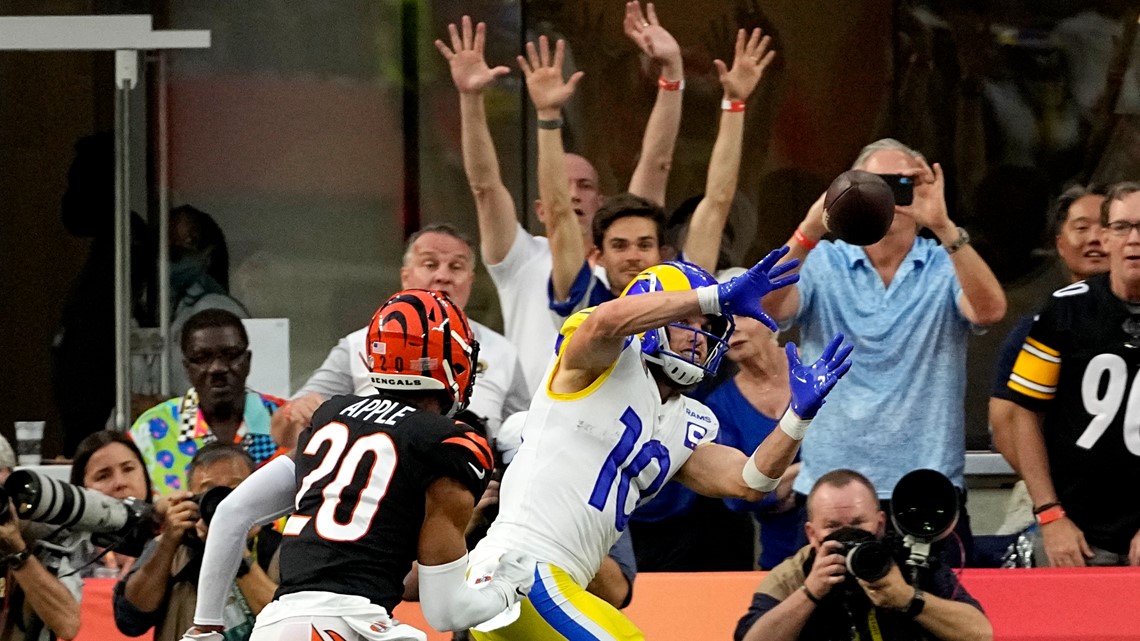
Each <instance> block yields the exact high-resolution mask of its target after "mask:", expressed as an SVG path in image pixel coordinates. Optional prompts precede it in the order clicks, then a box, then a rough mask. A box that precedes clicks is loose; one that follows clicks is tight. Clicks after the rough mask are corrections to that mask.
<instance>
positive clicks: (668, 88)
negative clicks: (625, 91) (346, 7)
mask: <svg viewBox="0 0 1140 641" xmlns="http://www.w3.org/2000/svg"><path fill="white" fill-rule="evenodd" d="M624 25H625V33H626V35H627V36H629V37H630V39H632V40H633V41H634V43H635V44H636V45H637V46H638V48H640V49H641V51H642V52H643V53H644V54H645V55H647V56H648V57H649V58H651V59H652V60H653V61H654V62H655V63H657V64H658V65H660V66H661V77H660V80H659V81H658V87H659V90H658V92H657V102H656V103H655V104H654V107H653V111H652V113H650V115H649V122H648V124H647V125H646V129H645V136H644V139H643V141H642V146H641V152H640V156H639V160H638V164H637V168H636V169H634V172H633V176H632V178H630V183H629V187H628V190H629V191H630V192H631V193H634V194H637V195H638V196H641V197H643V198H645V199H646V200H649V201H650V202H652V203H655V204H656V205H657V206H660V205H662V204H663V203H664V202H665V185H666V183H667V181H668V178H669V167H670V164H671V161H672V157H673V147H674V144H675V143H676V140H677V131H678V128H679V126H680V122H681V98H682V95H681V89H682V88H683V86H684V81H683V78H684V76H683V68H682V64H681V48H680V47H679V46H678V45H677V41H676V40H674V39H673V36H671V35H670V34H669V32H668V31H666V30H665V29H664V28H662V27H661V25H660V23H659V22H658V20H657V15H656V14H655V13H654V12H653V11H652V10H650V12H649V14H648V15H647V16H645V15H643V14H642V11H641V6H640V5H639V4H638V2H627V3H626V14H625V22H624ZM484 32H485V27H484V26H483V24H482V23H480V24H478V25H476V27H475V29H474V30H472V28H471V20H470V18H468V17H466V16H464V18H463V23H462V32H460V30H459V29H455V28H454V27H453V28H452V29H451V47H450V48H448V47H447V45H445V44H444V43H443V42H442V41H439V40H437V41H436V48H437V49H439V50H440V53H442V54H443V56H444V58H446V59H447V61H448V64H449V66H450V68H451V77H452V80H453V81H454V82H455V87H456V89H457V90H458V91H459V108H460V117H461V123H462V129H463V133H462V138H463V166H464V169H465V171H466V172H467V179H468V182H469V183H470V185H471V193H472V195H473V196H474V198H475V211H476V213H477V216H478V220H479V236H480V251H481V252H482V254H483V261H484V263H486V265H487V271H488V273H490V275H491V279H492V280H493V281H494V282H495V288H496V290H497V291H498V293H499V303H500V305H501V306H502V310H503V324H504V330H505V332H504V333H505V334H506V336H507V339H508V340H510V342H511V344H513V345H514V346H515V347H516V348H517V349H518V351H519V354H520V356H521V362H522V367H523V373H524V376H525V377H526V382H527V389H528V390H530V391H533V390H535V389H537V388H538V386H539V383H540V381H541V379H542V375H543V372H544V371H545V369H546V366H547V364H548V363H549V360H550V354H551V353H552V352H553V346H554V341H555V338H556V337H557V336H558V329H559V327H560V323H557V322H555V319H554V318H553V317H552V316H551V314H550V312H549V311H548V309H547V284H548V281H549V277H550V273H551V265H552V263H551V257H550V245H549V242H548V241H547V240H546V239H545V238H540V237H536V236H532V235H531V234H530V233H529V232H527V231H526V230H525V229H523V227H522V225H520V224H519V222H518V213H517V211H516V209H515V203H514V200H513V199H512V198H511V194H510V192H509V191H507V188H506V186H505V185H504V184H503V180H502V177H501V176H500V174H499V163H498V159H497V158H496V156H495V145H494V142H493V141H492V139H491V132H490V129H489V128H488V126H487V114H486V111H485V110H484V105H483V91H484V89H485V88H486V87H487V86H488V85H490V84H491V83H492V82H494V80H495V79H496V78H498V77H499V76H502V75H503V74H506V73H508V71H509V70H508V69H507V68H506V67H502V66H500V67H495V68H493V69H492V68H490V67H488V66H487V63H486V61H485V60H484V57H483V42H484ZM559 149H561V147H559ZM564 163H565V166H566V180H567V185H568V189H569V198H568V201H569V204H570V206H571V208H572V209H573V211H574V213H575V214H576V218H577V221H578V230H577V233H578V234H580V238H581V243H582V246H583V247H586V248H588V247H590V246H591V245H592V240H591V225H592V223H593V219H594V214H595V213H596V212H597V210H598V208H599V207H600V206H601V204H602V202H603V198H602V195H601V194H600V193H599V191H598V172H597V171H596V170H595V169H594V167H593V165H591V164H590V162H589V161H588V160H586V159H585V158H583V157H581V156H579V155H576V154H566V155H565V158H564ZM535 208H536V212H537V214H538V218H539V220H540V221H542V223H543V224H544V225H545V226H546V228H547V232H548V233H552V223H551V221H550V220H548V214H547V212H546V208H545V207H543V206H541V205H540V204H539V203H535ZM579 263H580V261H578V262H576V263H575V264H574V265H573V266H572V269H574V270H577V269H578V264H579Z"/></svg>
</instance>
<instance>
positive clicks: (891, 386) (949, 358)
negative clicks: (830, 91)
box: [764, 138, 1006, 565]
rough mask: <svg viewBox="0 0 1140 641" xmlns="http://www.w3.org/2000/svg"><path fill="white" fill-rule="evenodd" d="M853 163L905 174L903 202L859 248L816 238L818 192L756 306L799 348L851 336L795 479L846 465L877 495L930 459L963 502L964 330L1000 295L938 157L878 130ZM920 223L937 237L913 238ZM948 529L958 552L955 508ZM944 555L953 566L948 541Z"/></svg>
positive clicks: (1000, 301) (802, 487) (813, 350)
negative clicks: (796, 267)
mask: <svg viewBox="0 0 1140 641" xmlns="http://www.w3.org/2000/svg"><path fill="white" fill-rule="evenodd" d="M854 168H856V169H863V170H865V171H869V172H872V173H876V174H901V175H906V176H910V177H912V178H913V179H914V182H915V189H914V202H913V203H912V204H910V205H907V206H896V207H895V216H894V221H893V223H892V224H891V227H890V229H889V230H888V232H887V234H886V236H884V237H883V239H882V240H880V241H879V242H877V243H875V244H873V245H868V246H866V247H860V246H855V245H850V244H848V243H845V242H843V241H840V240H837V241H823V242H821V241H820V240H819V239H820V238H821V237H822V236H823V235H824V234H825V233H826V232H827V229H826V227H825V226H824V222H823V220H824V208H823V197H822V196H821V197H820V198H819V200H817V201H816V202H815V204H814V205H812V207H811V208H810V209H809V210H808V213H807V216H806V217H805V218H804V220H803V222H801V223H800V225H799V227H798V228H797V230H796V233H795V234H794V235H793V237H792V239H791V240H789V241H788V245H789V247H790V248H791V251H790V252H788V256H787V257H785V260H788V259H789V257H797V258H799V259H800V260H802V261H803V266H802V267H801V269H800V282H799V283H798V284H797V285H796V286H794V287H787V288H785V289H784V290H782V291H779V292H773V293H772V294H769V295H768V296H767V297H766V298H765V299H764V307H765V309H766V310H767V311H768V313H769V314H771V315H772V317H773V318H775V319H776V320H777V321H778V322H780V323H781V324H782V326H784V327H787V326H791V325H799V327H800V331H801V348H802V350H803V358H807V359H810V358H813V355H816V354H819V353H820V351H822V349H823V347H824V345H825V344H826V343H827V340H828V338H829V337H830V336H832V335H833V334H834V333H835V332H843V333H844V335H846V336H850V337H852V340H854V341H855V345H856V348H855V351H856V356H855V362H854V364H853V365H852V367H851V375H850V376H849V380H848V381H847V382H846V383H844V385H842V386H841V388H840V389H838V390H836V394H834V395H833V396H832V397H831V398H830V399H829V401H830V403H829V404H830V405H832V406H833V407H832V408H831V410H830V411H829V412H826V413H825V414H826V415H821V416H820V420H817V421H816V423H815V425H813V427H812V429H811V431H810V432H809V433H808V435H807V438H806V439H805V440H804V444H803V449H802V456H803V463H802V467H801V469H800V473H799V476H798V477H797V478H796V482H795V486H794V489H795V491H796V492H797V493H799V494H806V493H807V490H808V489H809V488H811V486H812V484H813V483H815V481H816V479H817V478H818V477H819V476H820V475H822V474H823V473H825V472H827V471H829V470H832V469H836V468H843V467H849V468H854V469H856V470H858V471H859V472H861V473H863V474H864V475H866V476H867V477H868V478H869V479H871V482H872V483H873V484H874V486H875V487H876V488H878V492H879V498H880V499H881V500H884V503H885V502H886V500H887V499H889V498H890V496H891V492H892V491H893V490H894V487H895V483H897V482H898V480H899V478H901V477H902V476H903V475H904V474H906V473H907V472H910V471H911V470H915V469H920V468H930V469H934V470H937V471H939V472H942V473H943V474H945V475H946V476H948V477H949V478H950V480H951V481H953V482H954V484H955V485H956V486H958V488H959V489H960V490H962V491H963V503H964V491H965V480H964V477H963V471H964V467H965V430H964V422H965V417H964V408H963V397H964V394H965V385H966V340H967V338H968V336H969V334H970V332H971V329H975V330H977V328H980V327H984V326H987V325H991V324H993V323H996V322H998V321H999V320H1001V318H1002V317H1003V316H1004V315H1005V309H1006V299H1005V294H1004V292H1003V291H1002V288H1001V284H1000V283H999V282H998V280H997V278H996V277H995V276H994V274H993V272H992V271H991V270H990V268H989V267H988V266H987V265H986V263H985V261H984V260H982V258H981V256H979V255H978V253H977V252H976V251H974V249H973V248H972V247H970V245H969V235H968V234H967V233H966V231H965V230H964V229H962V228H960V227H956V226H955V225H954V223H953V222H951V220H950V217H949V214H948V212H947V208H946V199H945V195H944V187H945V182H944V176H943V174H942V168H941V167H940V166H939V165H938V163H934V165H933V167H931V166H930V165H928V164H927V162H926V160H925V159H924V158H923V157H922V155H921V154H919V153H918V152H916V151H914V150H913V149H910V148H909V147H907V146H906V145H904V144H902V143H900V142H898V141H897V140H893V139H889V138H887V139H883V140H880V141H877V142H874V143H872V144H870V145H868V146H866V147H864V148H863V150H862V152H860V154H859V157H858V159H857V160H856V161H855V164H854ZM922 227H925V228H927V229H929V230H930V231H931V232H933V233H934V236H935V237H936V239H937V240H931V239H928V238H922V237H919V235H918V231H919V229H920V228H922ZM813 249H814V251H812V250H813ZM809 252H811V253H810V254H809ZM963 507H964V505H963ZM958 529H959V536H960V537H961V538H962V541H963V545H964V547H965V551H966V555H967V558H968V556H969V552H970V548H971V537H970V536H969V519H968V516H967V515H966V513H965V511H963V512H962V517H961V518H960V519H959V528H958ZM952 556H953V557H955V559H954V561H955V563H954V565H958V564H959V560H958V558H957V557H958V553H957V550H954V551H953V553H952Z"/></svg>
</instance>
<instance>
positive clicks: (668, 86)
mask: <svg viewBox="0 0 1140 641" xmlns="http://www.w3.org/2000/svg"><path fill="white" fill-rule="evenodd" d="M657 88H658V89H662V90H664V91H684V90H685V79H684V78H681V79H680V80H669V79H668V78H666V77H665V76H661V77H660V78H658V79H657Z"/></svg>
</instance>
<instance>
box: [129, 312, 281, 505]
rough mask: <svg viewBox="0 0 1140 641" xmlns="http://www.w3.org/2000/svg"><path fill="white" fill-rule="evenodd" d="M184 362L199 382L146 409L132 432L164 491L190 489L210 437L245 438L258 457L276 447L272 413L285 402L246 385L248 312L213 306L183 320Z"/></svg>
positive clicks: (232, 440) (153, 478)
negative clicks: (191, 473)
mask: <svg viewBox="0 0 1140 641" xmlns="http://www.w3.org/2000/svg"><path fill="white" fill-rule="evenodd" d="M181 338H182V340H181V345H182V366H183V367H184V368H185V369H186V374H187V376H188V378H189V379H190V383H191V385H192V387H191V388H190V390H189V391H187V392H186V394H185V395H184V396H181V397H175V398H172V399H170V400H168V401H165V402H163V403H160V404H158V405H155V406H154V407H152V408H150V409H149V410H147V411H145V412H143V413H142V415H141V416H139V418H138V419H137V420H136V421H135V424H134V425H133V426H131V431H130V433H131V438H132V439H134V442H135V443H136V444H137V445H138V447H139V450H141V451H142V453H143V458H144V460H145V461H146V464H147V470H148V474H149V475H150V479H151V482H152V483H153V485H154V487H155V488H157V491H158V493H159V494H168V493H170V492H173V491H175V490H183V489H186V487H187V485H186V473H187V469H188V468H189V466H190V460H191V459H192V458H193V456H194V454H195V453H197V451H198V448H200V447H202V446H203V445H205V444H206V443H210V442H213V441H216V440H217V441H221V442H222V443H236V444H240V445H241V446H242V447H243V448H244V449H245V451H246V452H248V453H249V455H250V457H251V458H253V462H254V464H256V465H261V464H262V463H264V462H265V461H266V460H268V459H269V458H270V457H272V456H273V455H274V453H275V452H276V451H277V445H276V444H275V443H274V442H273V438H272V437H271V436H270V430H269V422H270V416H271V415H272V414H273V413H274V412H276V411H277V409H278V408H279V407H280V406H281V405H282V403H284V401H283V400H281V399H279V398H275V397H272V396H269V395H266V394H260V393H258V392H254V391H249V390H246V387H245V381H246V377H248V376H249V364H250V359H251V354H250V351H249V336H247V335H246V331H245V326H244V325H242V322H241V319H240V318H238V317H237V316H235V315H234V314H233V313H231V312H228V311H226V310H224V309H206V310H203V311H200V312H198V313H197V314H194V315H193V316H191V317H190V318H189V319H188V320H187V321H186V324H185V325H184V326H183V328H182V337H181Z"/></svg>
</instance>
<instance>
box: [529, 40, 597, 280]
mask: <svg viewBox="0 0 1140 641" xmlns="http://www.w3.org/2000/svg"><path fill="white" fill-rule="evenodd" d="M565 48H566V43H565V42H563V41H562V40H559V41H558V42H556V43H555V45H554V55H553V56H551V55H550V42H549V41H548V40H547V39H546V36H541V37H539V39H538V47H537V48H536V47H535V46H534V43H533V42H528V43H527V45H526V51H527V57H525V58H524V57H523V56H519V57H518V62H519V67H520V68H522V71H523V75H524V76H526V88H527V91H528V92H529V93H530V99H531V102H533V103H534V108H535V111H536V112H537V115H538V197H539V200H541V202H542V209H543V213H544V214H545V217H546V236H547V238H549V239H550V253H551V257H552V259H553V265H552V266H551V273H550V281H551V283H552V284H553V286H554V296H555V299H556V300H563V299H565V298H567V297H568V296H569V294H570V285H571V284H573V282H574V277H575V276H577V275H578V272H579V270H581V269H582V265H583V264H585V262H586V245H585V242H584V241H583V240H582V228H581V227H580V226H579V225H578V216H577V214H575V212H574V205H573V203H572V202H571V200H570V187H569V182H568V179H567V174H566V157H565V152H564V150H563V148H562V105H564V104H566V101H568V100H570V97H571V96H573V95H574V88H575V87H576V86H577V84H578V81H579V80H581V79H582V76H583V72H581V71H578V72H575V73H574V75H572V76H570V78H569V80H563V78H562V58H563V55H564V52H565Z"/></svg>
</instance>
